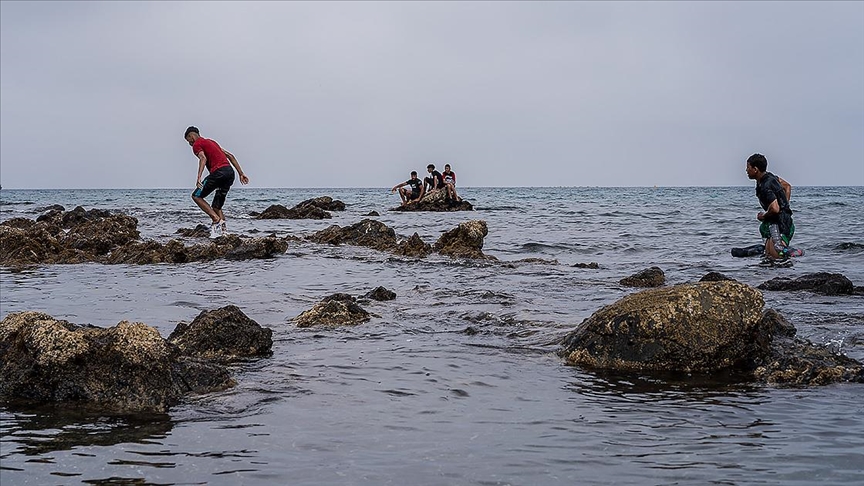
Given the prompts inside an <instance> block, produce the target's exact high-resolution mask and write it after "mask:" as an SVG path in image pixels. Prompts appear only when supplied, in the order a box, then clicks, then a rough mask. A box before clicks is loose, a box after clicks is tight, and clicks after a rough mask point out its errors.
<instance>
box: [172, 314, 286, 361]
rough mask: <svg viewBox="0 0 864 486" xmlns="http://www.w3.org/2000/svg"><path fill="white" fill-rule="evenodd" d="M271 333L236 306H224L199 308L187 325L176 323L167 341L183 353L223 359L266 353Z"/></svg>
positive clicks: (270, 343) (270, 350) (256, 355)
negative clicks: (210, 308) (200, 310)
mask: <svg viewBox="0 0 864 486" xmlns="http://www.w3.org/2000/svg"><path fill="white" fill-rule="evenodd" d="M272 336H273V331H271V330H270V329H267V328H263V327H261V326H260V325H258V323H257V322H255V321H253V320H252V319H250V318H249V317H247V316H246V314H244V313H243V311H241V310H240V309H239V308H238V307H237V306H234V305H228V306H225V307H222V308H220V309H216V310H212V311H203V312H201V313H200V314H198V317H196V318H195V319H194V320H193V321H192V322H191V323H189V324H187V323H184V322H181V323H179V324H177V327H176V328H175V329H174V331H173V332H172V333H171V335H170V336H168V342H170V343H172V344H174V345H176V346H177V347H178V348H179V349H180V352H181V353H183V354H184V355H187V356H193V357H197V358H203V359H207V360H215V361H219V362H225V361H232V360H236V359H240V358H248V357H259V356H269V355H270V354H271V353H272V347H273V339H272Z"/></svg>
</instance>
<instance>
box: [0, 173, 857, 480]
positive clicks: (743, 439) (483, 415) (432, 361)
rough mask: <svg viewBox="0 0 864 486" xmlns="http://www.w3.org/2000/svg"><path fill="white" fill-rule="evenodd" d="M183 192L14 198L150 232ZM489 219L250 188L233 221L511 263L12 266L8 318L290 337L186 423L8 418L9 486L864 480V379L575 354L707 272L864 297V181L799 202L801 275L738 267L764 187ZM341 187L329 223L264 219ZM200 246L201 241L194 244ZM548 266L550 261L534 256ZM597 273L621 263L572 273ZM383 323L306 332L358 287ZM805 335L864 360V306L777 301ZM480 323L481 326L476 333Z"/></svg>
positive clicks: (616, 197)
mask: <svg viewBox="0 0 864 486" xmlns="http://www.w3.org/2000/svg"><path fill="white" fill-rule="evenodd" d="M188 192H189V191H186V190H33V191H24V190H11V191H10V190H5V189H4V190H2V191H0V220H6V219H9V218H12V217H16V216H24V217H28V218H35V217H36V216H38V215H39V214H41V212H42V211H43V208H44V207H46V206H48V205H50V204H62V205H63V206H65V207H66V209H67V210H71V209H73V208H74V207H75V206H78V205H81V206H84V207H85V208H86V209H92V208H100V209H110V210H117V211H122V212H124V213H126V214H130V215H132V216H135V217H137V218H138V220H139V230H140V231H141V234H142V237H143V238H145V239H156V240H160V241H167V240H168V239H169V238H172V237H175V232H176V231H177V229H179V228H192V227H194V226H195V225H196V224H198V223H206V222H207V220H208V218H207V217H206V216H204V215H203V213H201V212H200V211H199V210H198V209H197V208H196V207H195V206H194V205H193V203H192V202H191V200H190V199H189V194H188ZM460 194H461V195H462V196H463V197H464V198H466V199H468V200H469V201H471V202H472V203H473V204H474V206H475V209H476V210H475V211H473V212H461V213H401V212H390V211H388V209H389V208H392V207H394V206H396V205H397V204H398V203H399V199H398V196H395V195H392V194H390V193H389V191H388V190H386V189H253V188H246V187H238V188H235V189H233V190H232V192H231V193H230V194H229V196H228V202H227V204H226V206H225V211H226V215H227V216H228V225H229V230H230V231H232V232H235V233H240V234H249V235H262V234H270V233H276V234H277V235H278V236H285V235H288V234H291V235H296V236H304V235H308V234H311V233H313V232H315V231H318V230H321V229H324V228H326V227H328V226H329V225H331V224H339V225H341V226H346V225H350V224H353V223H356V222H358V221H360V220H361V219H363V218H364V216H363V214H365V213H367V212H369V211H372V210H375V211H378V212H379V213H380V214H381V216H380V217H378V218H376V219H379V220H380V221H382V222H384V223H386V224H387V225H388V226H390V227H391V228H393V229H394V230H395V231H396V233H397V234H398V235H400V236H402V237H408V236H410V235H412V234H413V233H414V232H417V233H418V234H419V235H420V236H421V238H423V240H424V241H426V242H428V243H434V242H435V240H436V239H437V238H438V236H440V235H441V234H442V233H443V232H444V231H446V230H449V229H451V228H453V227H455V226H456V225H457V224H458V223H460V222H463V221H467V220H470V219H482V220H484V221H486V222H487V224H488V227H489V235H488V236H487V238H486V240H485V245H484V252H485V253H487V254H489V255H493V256H495V257H497V258H498V259H499V260H500V262H498V263H494V262H476V261H460V260H451V259H449V258H445V257H441V256H439V255H432V256H430V257H428V258H426V259H422V260H417V259H411V258H401V257H394V256H392V255H389V254H385V253H380V252H376V251H374V250H370V249H367V248H358V247H351V246H338V247H336V246H326V245H317V244H314V243H309V242H305V241H304V242H295V243H291V245H290V247H289V249H288V251H287V253H286V254H284V255H280V256H279V257H277V258H274V259H271V260H252V261H242V262H228V261H217V262H210V263H192V264H185V265H145V266H128V265H99V264H82V265H47V266H40V267H35V268H31V269H27V270H23V271H16V272H12V271H9V270H8V269H0V318H2V317H5V316H6V315H7V314H8V313H10V312H17V311H24V310H38V311H42V312H46V313H48V314H50V315H52V316H54V317H56V318H59V319H66V320H69V321H71V322H75V323H78V324H85V323H89V324H95V325H99V326H112V325H115V324H117V322H119V321H121V320H131V321H140V322H144V323H146V324H149V325H151V326H154V327H156V328H157V329H158V330H159V331H160V332H161V333H162V335H163V336H167V335H168V334H169V333H170V332H171V330H173V328H174V326H175V325H176V324H177V323H178V322H179V321H191V320H192V319H193V318H194V317H195V316H196V315H198V313H199V312H201V311H202V310H209V309H215V308H218V307H221V306H224V305H228V304H235V305H237V306H239V307H240V308H241V309H242V310H243V311H244V312H245V313H246V314H247V315H248V316H249V317H251V318H252V319H254V320H255V321H257V322H258V323H259V324H261V325H262V326H266V327H269V328H271V329H273V339H274V344H273V356H272V357H270V358H267V359H263V360H259V361H253V362H249V363H242V364H238V365H236V366H235V367H234V370H233V371H234V375H235V378H236V379H237V382H238V385H237V387H235V388H233V389H231V390H227V391H224V392H219V393H212V394H207V395H202V396H190V397H189V398H188V399H187V400H185V401H184V402H182V403H181V404H180V405H178V406H176V407H174V408H172V409H171V410H170V412H169V413H167V414H159V415H123V416H112V415H105V414H99V413H96V412H92V411H91V412H84V411H81V410H77V409H75V408H70V407H58V406H45V407H40V408H32V409H25V410H21V409H10V408H8V406H3V405H2V404H0V483H2V485H3V486H7V485H19V484H33V485H50V484H184V485H185V484H219V485H221V484H225V485H235V484H291V485H331V484H332V485H382V484H394V485H402V484H411V485H526V486H529V485H547V484H548V485H557V484H562V485H564V484H566V485H572V484H581V485H605V484H616V485H653V484H656V485H671V484H676V485H691V484H692V485H705V484H722V485H745V484H746V485H751V484H752V485H814V484H820V485H833V484H837V485H852V484H864V387H862V386H861V385H856V384H836V385H831V386H825V387H813V388H782V387H773V386H764V385H757V384H753V383H746V382H740V381H738V380H736V379H734V378H732V377H726V376H686V375H674V376H656V375H638V374H614V373H598V372H591V371H586V370H582V369H579V368H575V367H569V366H565V365H564V364H563V363H562V361H561V359H560V358H559V357H558V356H557V355H556V354H555V352H556V351H557V350H558V344H557V343H558V340H559V339H560V338H561V337H562V336H564V335H565V334H566V333H567V332H569V331H570V330H572V329H574V328H575V327H576V326H577V325H578V324H579V323H580V322H581V321H582V320H583V319H585V318H586V317H588V316H590V315H591V314H592V313H593V312H594V311H596V310H598V309H599V308H600V307H602V306H604V305H606V304H610V303H612V302H614V301H616V300H618V299H619V298H621V297H623V296H625V295H627V294H630V293H632V292H634V291H636V290H634V289H629V288H624V287H621V286H620V285H619V284H618V283H617V282H618V280H619V279H621V278H622V277H625V276H627V275H630V274H633V273H635V272H637V271H639V270H642V269H644V268H647V267H649V266H655V265H656V266H659V267H660V268H662V269H663V270H664V272H665V273H666V277H667V282H668V283H669V284H676V283H684V282H692V281H696V280H698V279H699V278H701V277H702V276H703V275H704V274H706V273H707V272H709V271H718V272H722V273H724V274H726V275H728V276H730V277H733V278H735V279H738V280H740V281H743V282H745V283H748V284H751V285H754V286H755V285H758V284H760V283H762V282H764V281H766V280H769V279H771V278H774V277H778V276H788V277H795V276H798V275H802V274H805V273H812V272H818V271H827V272H839V273H843V274H844V275H846V276H847V277H849V278H850V279H851V280H852V281H853V282H854V283H855V284H856V285H859V286H861V285H864V241H862V239H861V236H862V235H864V218H862V216H861V208H862V207H864V188H862V187H796V188H795V189H794V192H793V195H792V207H793V209H794V210H795V211H796V212H795V224H796V227H797V234H796V235H795V239H794V241H793V243H794V246H796V247H801V248H804V249H805V251H806V255H805V256H803V257H801V258H799V259H797V260H796V261H795V264H794V266H792V267H791V268H768V267H763V266H760V265H759V259H758V258H747V259H741V258H733V257H732V256H731V255H730V254H729V249H730V248H731V247H733V246H749V245H752V244H755V243H758V242H759V241H760V240H759V235H758V222H757V221H756V220H755V215H756V212H757V211H758V210H759V208H758V203H757V201H756V198H755V195H754V191H753V188H752V187H751V186H747V187H725V188H462V189H461V190H460ZM323 195H329V196H332V197H333V198H335V199H339V200H341V201H343V202H345V203H346V205H347V209H346V211H344V212H333V213H332V214H333V219H330V220H321V221H314V220H261V221H259V220H254V219H252V218H251V217H249V216H248V213H249V212H251V211H262V210H263V209H265V208H267V207H268V206H269V205H271V204H282V205H285V206H287V207H291V206H293V205H295V204H297V203H298V202H300V201H302V200H304V199H308V198H311V197H316V196H323ZM191 242H192V241H191V240H190V241H187V243H191ZM526 258H541V259H544V260H546V261H547V263H523V262H518V260H522V259H526ZM589 262H596V263H598V264H599V266H600V268H599V269H586V268H578V267H575V266H574V265H575V264H579V263H589ZM379 285H381V286H384V287H386V288H388V289H390V290H393V291H395V292H396V294H397V298H396V300H393V301H389V302H371V303H369V304H364V305H363V306H364V308H366V309H367V310H368V311H370V312H372V313H374V314H375V317H374V318H373V319H372V320H371V321H370V322H368V323H364V324H361V325H359V326H356V327H345V328H338V329H327V328H314V327H313V328H309V329H298V328H296V327H295V326H294V325H293V324H292V323H291V319H292V318H293V317H295V316H297V315H298V314H300V313H301V312H303V311H304V310H306V309H309V308H310V307H312V306H313V305H314V304H315V303H316V302H318V301H319V300H320V299H321V298H323V297H325V296H327V295H330V294H332V293H335V292H345V293H349V294H352V295H360V294H363V293H366V292H367V291H369V290H372V289H373V288H375V287H377V286H379ZM765 300H766V305H768V306H770V307H773V308H776V309H778V310H779V311H780V312H781V313H782V314H783V315H784V316H786V317H787V319H789V320H790V322H792V323H793V324H794V325H795V326H796V327H797V328H798V332H799V335H800V336H802V337H805V338H807V339H809V340H811V341H813V342H814V343H816V344H820V345H824V346H829V347H831V349H834V350H837V351H840V352H843V353H845V354H847V355H849V356H851V357H853V358H856V359H858V360H864V297H861V296H838V297H827V296H821V295H816V294H813V293H809V292H794V293H788V292H783V293H772V292H766V293H765ZM469 327H471V328H473V329H474V330H476V331H477V332H476V333H466V329H467V328H469Z"/></svg>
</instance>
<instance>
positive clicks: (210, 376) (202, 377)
mask: <svg viewBox="0 0 864 486" xmlns="http://www.w3.org/2000/svg"><path fill="white" fill-rule="evenodd" d="M233 385H234V381H233V380H232V379H231V377H230V375H229V373H228V370H227V369H226V368H225V367H224V366H221V365H219V364H217V363H214V362H210V361H206V360H201V359H198V358H195V357H190V356H187V355H184V354H183V352H182V351H181V350H180V349H179V348H178V347H177V346H175V345H174V344H172V343H169V342H168V341H166V340H165V339H163V338H162V337H161V336H160V335H159V333H158V331H156V329H154V328H152V327H150V326H147V325H145V324H143V323H140V322H128V321H121V322H120V323H118V324H117V325H116V326H114V327H110V328H99V327H95V326H79V325H75V324H71V323H69V322H67V321H63V320H57V319H54V318H53V317H51V316H49V315H47V314H43V313H39V312H19V313H12V314H9V315H8V316H6V318H4V319H3V320H2V321H0V399H3V400H10V401H24V402H33V403H47V402H79V403H85V404H96V405H99V406H100V407H102V408H103V409H104V410H117V411H165V410H167V409H168V408H169V407H170V406H171V405H173V404H176V403H177V402H178V401H179V400H180V399H181V397H182V396H183V395H185V394H186V393H190V392H195V393H204V392H210V391H215V390H220V389H224V388H227V387H230V386H233Z"/></svg>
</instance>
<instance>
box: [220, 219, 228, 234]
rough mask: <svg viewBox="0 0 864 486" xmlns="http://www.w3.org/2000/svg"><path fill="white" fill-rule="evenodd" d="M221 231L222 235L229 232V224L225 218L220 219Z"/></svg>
mask: <svg viewBox="0 0 864 486" xmlns="http://www.w3.org/2000/svg"><path fill="white" fill-rule="evenodd" d="M219 233H220V234H222V236H225V235H227V234H228V225H226V224H225V220H224V219H223V220H222V221H219Z"/></svg>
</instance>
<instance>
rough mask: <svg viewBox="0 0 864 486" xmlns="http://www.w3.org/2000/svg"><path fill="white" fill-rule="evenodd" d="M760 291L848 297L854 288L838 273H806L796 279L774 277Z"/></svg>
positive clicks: (760, 286)
mask: <svg viewBox="0 0 864 486" xmlns="http://www.w3.org/2000/svg"><path fill="white" fill-rule="evenodd" d="M759 288H760V289H762V290H773V291H778V290H811V291H813V292H817V293H820V294H825V295H850V294H852V293H853V292H854V290H855V286H854V285H853V284H852V281H851V280H849V279H848V278H846V276H844V275H842V274H839V273H827V272H820V273H808V274H806V275H802V276H800V277H798V278H796V279H791V278H789V277H776V278H773V279H771V280H769V281H767V282H765V283H763V284H761V285H759Z"/></svg>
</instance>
